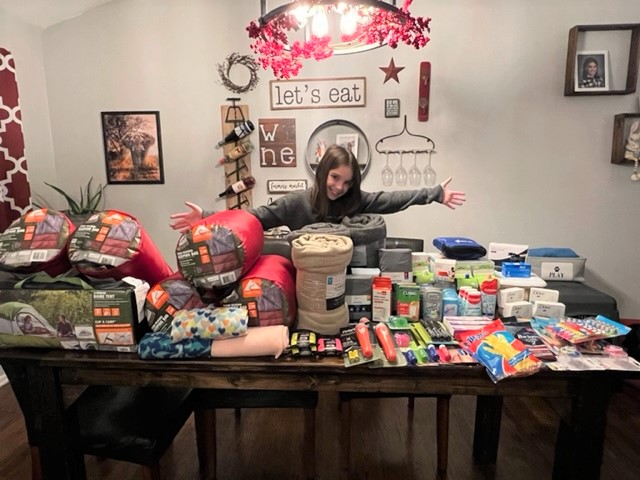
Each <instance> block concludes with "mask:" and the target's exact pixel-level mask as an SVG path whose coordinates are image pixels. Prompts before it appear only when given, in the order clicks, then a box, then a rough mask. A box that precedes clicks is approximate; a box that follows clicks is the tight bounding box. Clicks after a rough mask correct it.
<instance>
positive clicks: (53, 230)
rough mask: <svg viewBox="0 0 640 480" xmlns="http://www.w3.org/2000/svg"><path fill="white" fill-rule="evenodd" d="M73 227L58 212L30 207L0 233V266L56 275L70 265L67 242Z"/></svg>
mask: <svg viewBox="0 0 640 480" xmlns="http://www.w3.org/2000/svg"><path fill="white" fill-rule="evenodd" d="M74 230H75V227H74V226H73V223H71V220H69V218H68V217H67V216H66V215H65V214H64V213H62V212H56V211H54V210H50V209H47V208H42V209H37V210H32V211H30V212H29V213H26V214H24V215H22V216H21V217H20V218H18V219H16V220H15V221H13V223H11V225H10V226H9V228H7V229H6V230H5V231H4V232H3V233H2V234H0V268H2V269H3V270H6V271H10V272H14V273H24V274H29V273H35V272H42V271H44V272H47V273H48V274H49V275H53V276H55V275H60V274H62V273H64V272H66V271H68V270H69V269H71V263H70V262H69V258H68V257H67V252H66V248H67V243H68V241H69V239H70V236H71V234H72V233H73V231H74Z"/></svg>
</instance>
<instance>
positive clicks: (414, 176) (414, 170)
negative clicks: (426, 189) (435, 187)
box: [409, 150, 422, 187]
mask: <svg viewBox="0 0 640 480" xmlns="http://www.w3.org/2000/svg"><path fill="white" fill-rule="evenodd" d="M417 161H418V151H417V150H414V151H413V165H411V168H410V169H409V183H410V184H411V185H412V186H414V187H417V186H419V185H420V182H421V181H422V173H421V172H420V169H419V168H418V165H417Z"/></svg>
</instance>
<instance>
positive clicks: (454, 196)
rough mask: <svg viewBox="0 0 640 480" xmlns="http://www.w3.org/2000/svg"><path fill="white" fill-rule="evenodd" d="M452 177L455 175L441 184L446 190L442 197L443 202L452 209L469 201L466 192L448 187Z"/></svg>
mask: <svg viewBox="0 0 640 480" xmlns="http://www.w3.org/2000/svg"><path fill="white" fill-rule="evenodd" d="M452 179H453V177H449V178H447V179H446V180H445V181H444V182H442V183H441V184H440V186H441V187H442V190H443V192H444V196H443V197H442V204H443V205H446V206H447V207H449V208H450V209H451V210H455V208H456V207H459V206H460V205H462V204H463V203H464V202H466V201H467V196H466V194H465V193H464V192H461V191H458V190H449V189H448V188H447V185H449V183H450V182H451V180H452Z"/></svg>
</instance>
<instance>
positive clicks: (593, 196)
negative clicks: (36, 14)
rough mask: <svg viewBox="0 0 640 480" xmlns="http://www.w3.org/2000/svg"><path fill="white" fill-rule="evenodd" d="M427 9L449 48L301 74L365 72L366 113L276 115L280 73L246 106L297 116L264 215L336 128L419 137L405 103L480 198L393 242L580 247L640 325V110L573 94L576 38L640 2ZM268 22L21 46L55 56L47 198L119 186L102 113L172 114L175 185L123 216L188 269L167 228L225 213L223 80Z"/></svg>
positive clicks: (393, 224)
mask: <svg viewBox="0 0 640 480" xmlns="http://www.w3.org/2000/svg"><path fill="white" fill-rule="evenodd" d="M413 3H414V5H413V6H412V12H413V13H414V14H416V15H426V16H431V17H432V18H433V23H432V35H431V37H432V41H431V42H430V44H429V45H428V46H427V47H426V48H425V49H423V50H420V51H416V50H413V49H411V48H409V47H402V46H401V47H399V48H398V49H396V50H391V49H389V48H382V49H377V50H373V51H371V52H367V53H363V54H359V55H357V56H344V57H336V58H332V59H329V60H325V61H323V62H318V63H314V62H308V63H307V64H306V65H305V67H304V68H303V70H302V72H301V74H300V75H299V78H317V77H333V76H339V77H346V76H360V75H364V76H366V78H367V82H368V85H367V87H368V98H367V107H366V108H353V109H326V110H307V111H288V112H282V111H280V112H272V111H270V110H269V88H268V85H269V84H268V82H269V80H271V79H272V78H273V77H272V76H271V74H270V73H269V72H266V71H261V73H260V78H261V80H260V83H259V85H258V87H257V88H256V89H255V90H254V91H252V92H249V93H248V94H246V95H243V96H242V103H245V104H247V105H249V109H250V114H251V118H252V119H253V120H257V119H259V118H274V117H276V118H277V117H282V118H295V119H296V127H297V143H298V155H299V158H298V163H299V166H298V167H297V168H295V169H261V168H259V167H258V165H257V163H258V160H257V156H256V155H254V157H253V173H254V175H255V176H256V177H257V178H258V185H257V187H256V188H255V190H254V204H255V205H259V204H262V203H266V201H267V199H268V195H267V193H266V180H267V179H271V178H309V176H308V173H307V169H306V168H305V166H304V162H303V159H304V150H305V147H306V143H307V140H308V138H309V136H310V135H311V133H312V132H313V130H314V129H315V128H316V127H317V126H318V125H319V124H321V123H322V122H324V121H326V120H330V119H334V118H343V119H346V120H349V121H352V122H354V123H356V124H357V125H359V126H360V127H361V128H362V129H363V130H364V131H365V132H366V134H367V136H368V139H369V142H370V144H371V146H372V147H373V145H375V143H376V142H377V141H378V140H379V139H380V138H381V137H383V136H386V135H389V134H392V133H396V132H398V131H399V130H400V129H401V128H402V120H401V119H385V118H384V115H383V102H384V99H385V98H400V100H401V108H402V114H407V115H408V117H409V129H410V130H411V131H413V132H415V133H420V134H424V135H428V136H430V137H431V138H433V139H434V140H435V142H436V144H437V149H438V152H439V153H438V154H437V155H436V156H435V157H434V167H435V169H436V170H437V172H438V174H439V178H440V179H442V178H444V177H445V176H448V175H453V177H454V182H453V183H452V187H454V188H457V189H462V190H465V191H466V192H467V194H468V199H469V200H468V202H467V205H465V206H464V207H463V208H461V209H459V210H456V211H455V212H451V211H449V210H448V209H446V208H444V207H442V206H439V205H434V206H428V207H414V208H412V209H410V210H408V211H406V212H402V213H398V214H395V215H390V216H387V222H388V230H389V233H390V235H393V236H412V237H421V238H424V239H425V240H426V243H427V244H430V243H431V239H432V238H433V237H435V236H438V235H464V236H469V237H472V238H474V239H476V240H477V241H479V242H480V243H482V244H484V245H488V243H489V242H490V241H503V242H517V243H527V244H529V245H531V246H564V247H571V248H573V249H574V250H576V251H577V252H579V253H580V254H581V255H583V256H585V257H587V258H588V260H587V267H588V272H587V281H588V283H590V284H591V285H593V286H594V287H596V288H599V289H601V290H603V291H605V292H607V293H609V294H611V295H613V296H615V297H616V299H617V300H618V303H619V308H620V309H621V313H622V316H623V317H625V318H640V299H639V298H638V296H637V291H638V287H640V281H639V280H638V272H637V267H636V265H638V261H637V259H636V252H637V248H636V245H637V244H638V241H637V239H638V238H640V222H638V220H637V212H638V207H639V206H640V186H639V185H637V184H634V183H632V182H631V181H630V180H629V176H630V174H631V169H630V168H629V167H628V166H618V165H612V164H611V163H610V152H611V138H612V128H613V117H614V115H615V114H617V113H637V112H638V97H637V95H623V96H597V97H592V98H588V97H564V96H563V88H564V74H565V60H566V52H567V38H568V32H569V29H570V28H571V27H572V26H574V25H581V24H607V23H633V22H639V21H640V2H638V1H637V0H609V1H606V2H605V1H602V0H563V1H562V2H558V1H557V0H536V1H533V0H484V1H482V2H478V1H474V0H431V1H429V2H427V1H424V0H416V1H414V2H413ZM259 13H260V12H259V1H258V0H235V1H234V2H220V1H216V2H212V1H210V0H182V1H180V2H175V1H170V0H154V1H153V2H152V1H150V0H116V1H114V2H112V3H110V4H107V5H103V6H101V7H99V8H97V9H95V10H93V11H91V12H88V13H86V14H84V15H82V16H80V17H77V18H74V19H72V20H70V21H67V22H65V23H62V24H59V25H56V26H54V27H51V28H49V29H47V30H45V31H44V32H43V35H42V45H37V46H33V47H32V48H33V51H31V48H25V47H23V46H22V45H16V47H15V49H16V50H17V52H16V53H20V54H22V55H20V56H19V57H18V58H17V59H16V61H17V63H18V68H21V67H22V65H25V63H27V62H28V63H33V64H35V65H33V66H34V69H35V71H36V74H38V72H40V73H39V75H40V76H41V77H42V75H43V74H42V73H41V70H42V64H40V63H39V61H40V58H39V55H38V54H37V52H39V51H40V50H41V49H42V50H43V52H44V53H43V57H44V69H45V71H46V89H47V92H46V94H45V92H43V91H42V87H38V88H36V86H34V85H29V83H32V82H35V83H38V84H41V82H42V81H43V79H42V78H40V79H38V78H37V75H36V78H35V79H34V78H25V79H24V81H25V82H27V85H24V86H22V85H21V97H22V100H23V110H24V114H25V115H24V117H25V137H26V142H27V152H28V155H29V168H30V172H31V178H32V184H33V188H34V189H35V190H36V191H37V192H41V193H43V194H46V195H48V196H49V198H50V199H51V200H52V201H53V202H54V204H55V202H59V199H57V198H55V196H52V195H51V194H50V192H48V191H47V190H48V189H46V187H44V186H43V185H42V183H41V182H42V179H46V178H52V177H53V178H56V181H57V182H58V184H60V185H61V186H62V187H65V188H72V187H73V188H75V187H76V186H77V185H78V184H82V183H84V182H85V181H86V180H87V179H88V178H89V177H90V176H94V177H95V178H97V179H100V180H101V181H104V180H105V167H104V155H103V147H102V138H101V127H100V112H101V111H117V110H159V111H160V116H161V124H162V148H163V152H164V168H165V184H164V185H143V186H132V185H111V186H109V188H108V196H107V197H108V198H107V204H106V205H107V206H108V207H111V208H117V209H121V210H124V211H127V212H130V213H131V214H132V215H134V216H136V217H138V218H139V220H140V221H141V222H142V224H143V225H144V226H145V228H146V229H147V230H148V232H149V233H150V235H151V237H152V238H153V239H154V241H155V242H156V243H157V244H158V246H159V247H160V248H161V250H162V251H163V253H164V254H165V256H166V257H167V258H168V259H169V261H170V262H171V263H172V264H175V260H174V257H173V250H174V246H175V242H176V240H177V238H178V235H177V234H176V233H175V232H173V231H172V230H170V229H169V227H168V226H167V223H168V215H169V214H170V213H171V212H176V211H181V210H182V208H183V207H182V204H183V202H184V201H185V200H191V201H194V202H197V203H200V204H201V205H203V206H206V207H209V208H222V207H223V206H222V204H220V203H215V202H214V198H215V197H216V193H217V192H218V191H220V190H221V189H222V187H223V175H222V171H221V170H220V169H216V168H214V161H215V160H216V158H217V157H218V155H219V150H214V148H213V146H214V144H215V142H216V141H217V140H218V139H219V137H220V132H221V126H220V113H219V112H220V105H222V104H225V99H226V98H227V97H229V96H235V95H234V94H232V93H231V92H229V91H227V90H225V89H224V88H223V87H222V86H221V85H220V84H219V79H218V75H217V69H216V66H217V64H218V63H221V62H222V61H223V60H224V58H225V57H226V56H227V55H229V54H230V53H232V52H238V53H241V54H248V53H250V49H249V39H248V38H247V36H246V32H245V30H244V29H245V27H246V25H247V24H248V23H249V22H250V21H251V20H253V19H256V18H257V17H258V16H259ZM0 22H2V17H1V16H0ZM0 26H2V27H3V29H2V30H0V32H2V33H0V40H2V38H3V36H4V25H2V23H0ZM30 41H34V39H32V38H30ZM18 43H20V42H18ZM34 43H36V42H34ZM34 52H36V53H34ZM392 57H393V58H394V59H395V62H396V64H397V65H399V66H404V67H405V69H404V70H403V71H402V72H400V74H399V79H400V83H399V84H398V83H395V82H394V81H389V82H387V83H386V84H384V85H383V83H382V81H383V78H384V74H383V72H381V71H380V70H379V68H378V67H380V66H386V65H388V63H389V60H390V59H391V58H392ZM420 61H430V62H432V85H431V109H430V119H429V121H428V122H427V123H418V122H417V121H416V120H415V118H416V108H417V107H416V91H417V77H418V73H417V72H418V64H419V62H420ZM25 67H26V65H25ZM27 93H29V95H28V96H27ZM638 93H639V94H640V91H639V92H638ZM31 96H33V97H34V98H31ZM47 100H48V103H49V108H50V115H51V118H50V125H51V131H52V137H53V150H54V152H55V170H54V171H52V162H51V160H50V158H49V157H50V155H51V150H50V146H49V142H50V139H49V134H48V127H47V126H45V125H41V121H42V115H43V112H41V111H38V112H35V113H34V110H36V108H35V106H38V108H40V107H42V108H46V104H47ZM27 107H30V108H31V110H30V111H29V112H28V111H27V110H26V108H27ZM33 123H36V125H33ZM44 152H46V153H44ZM39 155H41V156H42V157H46V161H40V158H38V156H39ZM383 161H384V159H383V158H382V157H380V156H379V155H377V154H374V156H373V166H372V168H371V169H370V171H369V174H368V175H367V177H366V178H365V180H364V183H363V188H364V189H366V190H376V189H381V188H382V184H381V181H380V171H381V169H382V166H383V164H384V162H383ZM395 165H397V161H396V162H395V163H394V164H393V165H392V166H393V167H395ZM422 165H423V161H421V163H420V167H422ZM405 166H407V167H408V166H410V161H409V159H407V160H406V161H405ZM58 205H60V206H62V205H61V204H58ZM54 206H55V205H54Z"/></svg>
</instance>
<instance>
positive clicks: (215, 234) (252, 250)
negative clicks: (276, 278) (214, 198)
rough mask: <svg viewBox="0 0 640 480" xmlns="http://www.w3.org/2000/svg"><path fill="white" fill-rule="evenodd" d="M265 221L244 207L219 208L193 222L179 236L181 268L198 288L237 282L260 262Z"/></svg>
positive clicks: (177, 252) (178, 250)
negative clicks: (262, 222) (193, 223)
mask: <svg viewBox="0 0 640 480" xmlns="http://www.w3.org/2000/svg"><path fill="white" fill-rule="evenodd" d="M263 244H264V233H263V231H262V224H261V223H260V221H259V220H258V219H257V218H256V217H255V216H253V215H251V214H250V213H248V212H245V211H244V210H223V211H220V212H216V213H214V214H213V215H210V216H208V217H206V218H203V219H202V220H201V221H199V222H198V223H196V224H195V225H193V226H192V227H191V228H190V229H189V230H187V231H186V232H185V233H184V234H183V235H182V236H181V237H180V239H179V240H178V245H177V246H176V257H177V261H178V270H179V271H180V273H182V275H184V277H185V278H186V279H188V280H189V281H191V282H192V283H193V284H194V285H195V286H196V287H197V288H198V289H205V290H206V289H216V288H220V287H225V286H229V285H233V284H235V283H237V282H238V281H239V280H240V278H241V277H242V276H243V275H244V274H246V273H247V272H248V271H249V269H250V268H251V267H253V265H254V264H255V263H256V261H257V260H258V257H259V256H260V252H261V251H262V246H263Z"/></svg>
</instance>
